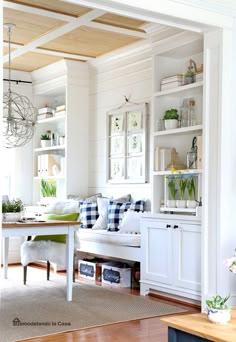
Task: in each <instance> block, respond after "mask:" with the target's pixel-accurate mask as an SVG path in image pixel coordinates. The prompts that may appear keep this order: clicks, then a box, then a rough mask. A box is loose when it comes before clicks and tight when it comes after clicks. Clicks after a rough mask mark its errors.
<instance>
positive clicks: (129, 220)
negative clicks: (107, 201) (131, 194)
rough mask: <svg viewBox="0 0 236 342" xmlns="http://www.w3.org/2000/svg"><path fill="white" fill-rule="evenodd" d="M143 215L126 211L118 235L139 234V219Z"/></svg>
mask: <svg viewBox="0 0 236 342" xmlns="http://www.w3.org/2000/svg"><path fill="white" fill-rule="evenodd" d="M142 214H143V213H142V212H137V211H134V210H128V211H127V212H125V213H124V215H123V218H122V221H121V223H120V225H119V227H118V228H119V233H140V231H141V229H140V217H141V215H142Z"/></svg>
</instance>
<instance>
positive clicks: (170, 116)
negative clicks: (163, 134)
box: [164, 108, 179, 120]
mask: <svg viewBox="0 0 236 342" xmlns="http://www.w3.org/2000/svg"><path fill="white" fill-rule="evenodd" d="M178 118H179V114H178V110H177V109H174V108H171V109H168V110H166V111H165V114H164V120H178Z"/></svg>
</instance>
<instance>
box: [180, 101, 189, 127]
mask: <svg viewBox="0 0 236 342" xmlns="http://www.w3.org/2000/svg"><path fill="white" fill-rule="evenodd" d="M180 122H181V127H188V101H187V100H184V101H183V104H182V106H181V107H180Z"/></svg>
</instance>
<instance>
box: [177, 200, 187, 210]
mask: <svg viewBox="0 0 236 342" xmlns="http://www.w3.org/2000/svg"><path fill="white" fill-rule="evenodd" d="M176 207H177V208H186V200H177V201H176Z"/></svg>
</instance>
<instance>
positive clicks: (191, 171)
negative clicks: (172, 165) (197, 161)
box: [153, 169, 202, 176]
mask: <svg viewBox="0 0 236 342" xmlns="http://www.w3.org/2000/svg"><path fill="white" fill-rule="evenodd" d="M195 174H202V169H186V170H176V171H174V172H173V171H154V172H153V175H154V176H168V175H171V176H178V175H195Z"/></svg>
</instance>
